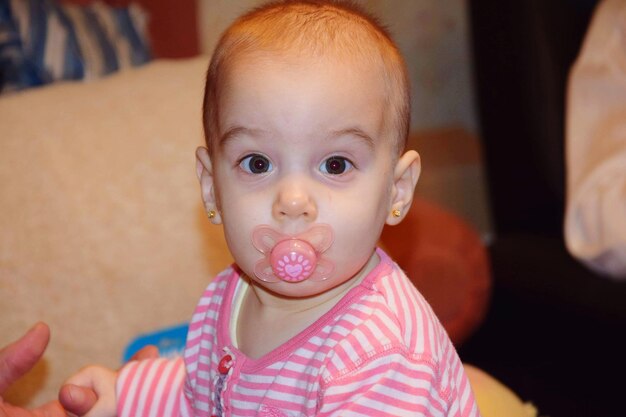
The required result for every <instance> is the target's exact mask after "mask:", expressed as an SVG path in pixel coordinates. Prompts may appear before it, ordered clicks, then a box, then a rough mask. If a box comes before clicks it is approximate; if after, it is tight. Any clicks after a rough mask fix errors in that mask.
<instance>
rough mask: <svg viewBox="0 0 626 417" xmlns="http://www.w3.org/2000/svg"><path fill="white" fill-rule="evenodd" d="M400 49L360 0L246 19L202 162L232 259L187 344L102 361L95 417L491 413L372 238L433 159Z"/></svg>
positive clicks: (224, 68) (207, 116)
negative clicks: (416, 119) (112, 364)
mask: <svg viewBox="0 0 626 417" xmlns="http://www.w3.org/2000/svg"><path fill="white" fill-rule="evenodd" d="M408 91H409V87H408V82H407V75H406V69H405V65H404V61H403V59H402V57H401V55H400V53H399V52H398V49H397V47H396V46H395V44H394V43H393V41H392V40H391V39H390V37H389V35H388V34H387V32H386V31H385V30H384V29H383V28H381V26H380V25H379V24H378V23H377V22H376V20H375V19H374V18H372V17H371V16H369V15H368V14H366V13H365V12H363V11H361V10H359V9H358V8H357V7H356V6H354V5H352V4H350V3H344V2H336V1H322V0H308V1H307V0H302V1H281V2H274V3H270V4H267V5H265V6H262V7H260V8H258V9H255V10H253V11H251V12H250V13H248V14H246V15H244V16H242V17H241V18H239V19H238V20H237V21H236V22H235V23H234V24H233V25H232V26H231V27H230V28H228V30H227V31H226V32H225V33H224V35H223V36H222V38H221V39H220V41H219V43H218V45H217V48H216V50H215V53H214V54H213V57H212V60H211V64H210V67H209V70H208V75H207V80H206V91H205V96H204V120H203V121H204V129H205V136H206V145H207V146H206V148H204V147H203V148H199V149H198V150H197V153H196V156H197V174H198V178H199V180H200V186H201V190H202V199H203V201H204V205H205V208H206V211H207V213H208V217H209V219H210V221H211V222H212V223H214V224H222V225H223V226H224V233H225V236H226V241H227V243H228V247H229V249H230V251H231V252H232V255H233V258H234V259H235V264H234V265H233V266H231V267H229V268H228V269H226V270H225V271H223V272H222V273H221V274H219V275H218V276H217V277H216V278H215V279H214V280H213V281H212V282H211V283H210V285H209V286H208V288H207V290H206V292H205V293H204V294H203V295H202V298H201V300H200V302H199V304H198V307H197V308H196V311H195V313H194V315H193V317H192V319H191V323H190V328H189V334H188V339H187V345H186V349H185V353H184V358H183V359H179V360H166V359H162V358H161V359H154V360H143V361H135V362H131V363H129V364H128V365H126V366H125V367H124V368H122V370H121V371H119V373H118V372H113V371H108V370H105V369H103V368H98V367H90V368H86V369H85V370H83V371H81V372H80V373H79V374H77V375H75V376H74V377H73V378H71V379H70V380H69V381H68V383H70V384H78V385H82V386H87V387H92V388H94V390H95V391H96V393H97V394H98V397H99V400H98V403H97V404H96V405H95V406H94V408H92V410H91V411H90V412H89V413H88V414H87V415H89V416H114V415H120V416H130V417H140V416H168V417H169V416H177V415H180V416H256V415H258V416H267V417H269V416H272V417H278V416H281V417H282V416H285V417H287V416H313V415H316V416H409V415H410V416H417V415H421V416H478V415H479V412H478V409H477V407H476V404H475V401H474V397H473V394H472V391H471V388H470V386H469V383H468V379H467V377H466V375H465V373H464V370H463V366H462V364H461V361H460V360H459V358H458V356H457V353H456V351H455V349H454V347H453V346H452V343H451V342H450V340H449V338H448V336H447V334H446V332H445V330H444V329H443V327H442V326H441V324H440V323H439V321H438V320H437V318H436V317H435V315H434V314H433V312H432V310H431V309H430V307H429V306H428V304H427V303H426V301H425V300H424V298H423V297H422V296H421V295H420V293H419V292H418V291H417V290H416V289H415V287H413V285H412V284H411V282H410V281H409V280H408V278H407V277H406V276H405V274H404V273H403V272H402V270H400V268H399V267H398V266H397V265H396V264H395V263H394V262H393V261H392V260H391V259H390V258H389V257H388V256H387V255H386V254H385V253H384V252H383V251H382V250H380V249H377V248H376V244H377V241H378V238H379V236H380V233H381V230H382V228H383V226H384V224H385V223H386V224H389V225H396V224H398V223H400V221H401V220H402V219H403V217H404V216H405V215H406V213H407V211H408V210H409V207H410V205H411V201H412V198H413V191H414V188H415V185H416V183H417V179H418V177H419V173H420V161H419V156H418V154H417V153H416V152H415V151H412V150H411V151H407V152H404V148H405V143H406V138H407V132H408V128H409V110H410V109H409V92H408Z"/></svg>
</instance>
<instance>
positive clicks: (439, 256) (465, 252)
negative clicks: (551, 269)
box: [381, 198, 491, 346]
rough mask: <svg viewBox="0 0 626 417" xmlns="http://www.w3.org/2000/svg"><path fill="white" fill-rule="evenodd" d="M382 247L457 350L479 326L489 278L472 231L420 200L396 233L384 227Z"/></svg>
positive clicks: (480, 244) (481, 245)
mask: <svg viewBox="0 0 626 417" xmlns="http://www.w3.org/2000/svg"><path fill="white" fill-rule="evenodd" d="M381 245H382V247H383V248H384V249H385V250H386V251H387V252H388V253H389V255H391V257H392V258H393V259H394V260H395V261H396V262H397V263H398V265H400V267H401V268H402V269H403V270H404V271H405V272H406V274H407V275H408V277H409V278H410V279H411V281H412V282H413V284H414V285H415V286H416V287H417V288H418V289H419V291H420V292H421V293H422V295H424V297H425V298H426V300H427V301H428V302H429V303H430V305H431V306H432V308H433V310H434V311H435V313H436V314H437V317H439V320H440V321H441V323H442V324H443V326H444V327H445V328H446V330H447V331H448V334H449V335H450V338H451V339H452V341H453V342H454V344H455V345H457V346H458V345H459V344H460V343H462V342H463V341H464V340H465V339H466V338H467V337H468V336H469V335H471V334H472V332H473V331H474V330H475V329H476V328H477V327H478V325H480V323H481V322H482V320H483V318H484V316H485V313H486V311H487V307H488V304H489V296H490V290H491V273H490V267H489V258H488V255H487V250H486V248H485V245H484V243H483V242H482V241H481V239H480V237H479V236H478V233H477V232H476V231H475V230H474V228H473V227H472V226H470V225H469V224H468V223H466V222H465V221H464V220H462V219H461V218H460V217H458V216H457V215H455V214H453V213H451V212H449V211H446V210H444V209H443V208H441V207H440V206H438V205H436V204H435V203H432V202H428V201H425V200H422V199H419V198H416V199H415V200H414V201H413V205H412V207H411V209H410V211H409V213H408V214H407V216H406V218H405V219H404V220H403V222H402V224H401V225H399V226H395V227H389V226H385V228H384V230H383V233H382V236H381Z"/></svg>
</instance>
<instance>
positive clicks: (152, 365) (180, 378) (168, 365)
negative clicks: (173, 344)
mask: <svg viewBox="0 0 626 417" xmlns="http://www.w3.org/2000/svg"><path fill="white" fill-rule="evenodd" d="M184 381H185V365H184V363H183V360H182V358H176V359H165V358H158V359H149V360H142V361H133V362H129V363H128V364H127V365H125V366H124V367H123V368H122V370H121V371H120V373H119V376H118V379H117V384H116V392H117V412H118V416H119V417H163V416H168V417H169V416H172V417H177V416H180V417H188V416H191V415H192V412H191V407H190V404H189V401H188V400H187V398H186V396H185V395H184V394H183V385H184Z"/></svg>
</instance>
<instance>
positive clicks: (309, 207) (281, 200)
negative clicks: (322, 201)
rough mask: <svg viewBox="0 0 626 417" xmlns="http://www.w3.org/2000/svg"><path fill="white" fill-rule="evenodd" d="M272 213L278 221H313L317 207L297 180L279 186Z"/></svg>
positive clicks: (303, 185) (301, 182)
mask: <svg viewBox="0 0 626 417" xmlns="http://www.w3.org/2000/svg"><path fill="white" fill-rule="evenodd" d="M272 211H273V213H272V214H273V215H274V218H275V219H276V220H279V221H280V220H285V219H298V218H304V219H305V220H307V221H314V220H315V219H316V218H317V206H316V204H315V202H314V200H313V198H312V196H311V195H310V193H309V192H308V190H307V188H306V186H305V184H304V183H303V181H299V180H291V181H286V182H284V183H283V184H281V187H280V189H279V192H278V195H277V196H276V201H275V202H274V207H273V209H272Z"/></svg>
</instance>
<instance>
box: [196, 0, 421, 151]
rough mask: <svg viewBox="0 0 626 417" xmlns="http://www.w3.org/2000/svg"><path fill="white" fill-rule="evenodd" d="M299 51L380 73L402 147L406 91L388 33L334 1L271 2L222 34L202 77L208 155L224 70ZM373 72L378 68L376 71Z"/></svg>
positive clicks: (407, 100)
mask: <svg viewBox="0 0 626 417" xmlns="http://www.w3.org/2000/svg"><path fill="white" fill-rule="evenodd" d="M294 50H295V51H305V52H310V53H312V54H327V53H335V54H340V56H341V57H347V58H349V59H350V58H353V59H365V61H366V62H368V63H371V68H372V70H377V69H379V70H382V72H383V74H384V78H385V79H384V82H385V87H386V91H387V103H386V104H387V105H388V107H389V108H390V109H391V117H392V121H391V126H392V128H393V131H394V132H395V133H394V136H395V137H394V140H395V149H396V151H397V154H398V155H399V154H400V153H401V152H402V151H403V150H404V148H405V146H406V140H407V137H408V132H409V125H410V114H411V109H410V88H409V82H408V76H407V71H406V65H405V63H404V59H403V58H402V55H401V53H400V51H399V49H398V47H397V46H396V44H395V42H394V41H393V40H392V38H391V36H390V35H389V33H388V31H387V30H386V29H385V28H384V27H383V26H382V25H381V24H380V23H379V21H378V20H377V19H376V18H375V17H373V16H372V15H370V14H369V13H367V12H366V11H364V10H363V9H362V8H360V7H359V6H357V5H356V4H354V3H352V2H348V1H339V0H334V1H333V0H283V1H273V2H270V3H267V4H265V5H263V6H260V7H258V8H256V9H253V10H251V11H250V12H248V13H246V14H244V15H242V16H241V17H239V18H238V19H237V20H236V21H235V22H234V23H233V24H232V25H231V26H230V27H229V28H228V29H227V30H226V31H225V32H224V34H222V36H221V38H220V40H219V42H218V44H217V46H216V48H215V51H214V53H213V56H212V58H211V63H210V65H209V69H208V72H207V77H206V86H205V93H204V103H203V125H204V134H205V140H206V143H207V147H208V149H209V153H210V154H211V155H212V154H213V146H214V145H215V143H216V142H217V136H218V135H219V106H218V100H219V96H220V86H221V81H222V79H223V77H224V74H225V73H226V72H227V71H228V65H229V64H231V63H232V62H233V60H234V59H235V57H237V56H240V55H241V54H243V53H247V52H258V51H260V52H264V51H267V52H285V51H294ZM377 67H378V68H377Z"/></svg>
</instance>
